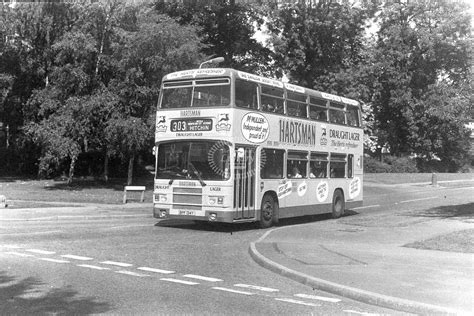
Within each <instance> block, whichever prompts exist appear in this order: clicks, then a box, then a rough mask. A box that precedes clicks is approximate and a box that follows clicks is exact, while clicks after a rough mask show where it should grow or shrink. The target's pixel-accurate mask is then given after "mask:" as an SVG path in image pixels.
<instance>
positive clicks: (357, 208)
mask: <svg viewBox="0 0 474 316" xmlns="http://www.w3.org/2000/svg"><path fill="white" fill-rule="evenodd" d="M372 207H380V204H375V205H367V206H359V207H353V208H351V210H361V209H363V208H372Z"/></svg>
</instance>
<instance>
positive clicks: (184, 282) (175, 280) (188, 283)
mask: <svg viewBox="0 0 474 316" xmlns="http://www.w3.org/2000/svg"><path fill="white" fill-rule="evenodd" d="M160 280H161V281H168V282H173V283H180V284H186V285H197V284H199V283H197V282H190V281H184V280H178V279H171V278H161V279H160Z"/></svg>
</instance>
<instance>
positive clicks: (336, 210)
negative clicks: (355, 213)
mask: <svg viewBox="0 0 474 316" xmlns="http://www.w3.org/2000/svg"><path fill="white" fill-rule="evenodd" d="M345 208H346V202H345V201H344V194H343V193H342V191H341V190H336V191H334V196H333V197H332V218H339V217H341V216H342V215H344V209H345Z"/></svg>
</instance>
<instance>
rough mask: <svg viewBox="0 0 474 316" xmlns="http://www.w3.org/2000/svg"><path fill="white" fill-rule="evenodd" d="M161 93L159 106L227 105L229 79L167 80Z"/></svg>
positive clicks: (228, 102)
mask: <svg viewBox="0 0 474 316" xmlns="http://www.w3.org/2000/svg"><path fill="white" fill-rule="evenodd" d="M162 95H163V96H162V99H161V108H186V107H218V106H219V107H220V106H229V104H230V79H228V78H215V79H197V80H177V81H168V82H165V83H164V84H163V90H162Z"/></svg>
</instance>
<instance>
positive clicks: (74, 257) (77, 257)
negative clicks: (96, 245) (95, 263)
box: [61, 255, 93, 261]
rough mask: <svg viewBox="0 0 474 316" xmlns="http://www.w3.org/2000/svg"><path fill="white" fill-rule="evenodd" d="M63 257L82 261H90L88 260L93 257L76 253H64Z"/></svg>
mask: <svg viewBox="0 0 474 316" xmlns="http://www.w3.org/2000/svg"><path fill="white" fill-rule="evenodd" d="M61 257H63V258H68V259H75V260H82V261H88V260H92V259H93V258H89V257H82V256H76V255H62V256H61Z"/></svg>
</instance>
